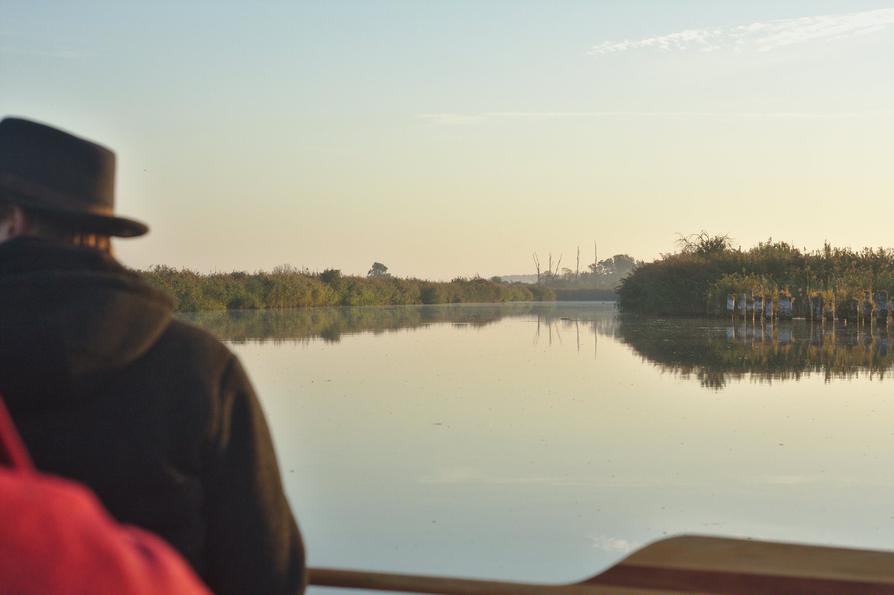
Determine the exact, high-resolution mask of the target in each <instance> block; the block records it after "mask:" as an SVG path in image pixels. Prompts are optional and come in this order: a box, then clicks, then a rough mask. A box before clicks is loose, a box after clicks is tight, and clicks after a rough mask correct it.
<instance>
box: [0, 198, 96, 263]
mask: <svg viewBox="0 0 894 595" xmlns="http://www.w3.org/2000/svg"><path fill="white" fill-rule="evenodd" d="M22 236H36V237H41V238H47V239H53V240H57V241H61V242H65V243H68V244H72V245H75V246H86V247H89V248H95V249H97V250H102V251H103V252H107V253H109V254H111V253H112V238H111V236H109V235H107V234H100V233H94V232H89V231H85V230H82V229H78V227H77V225H73V224H72V223H71V222H68V221H66V220H65V219H61V218H58V217H53V216H52V215H48V214H46V213H41V212H40V211H30V210H27V209H24V208H22V207H20V206H18V205H16V204H13V203H12V202H9V201H6V200H3V199H0V243H3V242H5V241H7V240H11V239H13V238H16V237H22Z"/></svg>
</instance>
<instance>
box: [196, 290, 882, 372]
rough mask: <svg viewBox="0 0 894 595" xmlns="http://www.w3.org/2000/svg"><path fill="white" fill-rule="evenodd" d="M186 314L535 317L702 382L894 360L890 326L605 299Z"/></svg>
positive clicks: (281, 325) (540, 331)
mask: <svg viewBox="0 0 894 595" xmlns="http://www.w3.org/2000/svg"><path fill="white" fill-rule="evenodd" d="M183 317H184V318H186V319H188V320H190V321H192V322H194V323H196V324H198V325H200V326H202V327H204V328H206V329H208V330H210V331H211V332H213V333H215V334H216V335H218V336H220V337H221V338H223V339H224V340H227V341H230V342H233V343H236V344H244V343H253V342H258V343H264V342H267V341H272V342H273V343H281V342H306V341H311V340H317V339H319V340H322V341H325V342H330V343H332V342H338V341H340V340H341V339H342V337H344V336H347V335H352V334H358V333H374V334H381V333H387V332H398V331H408V330H413V329H421V328H425V327H428V326H430V325H436V324H449V325H453V326H459V327H463V326H468V327H470V328H482V327H485V326H488V325H492V324H495V323H497V322H499V321H500V320H503V319H504V318H523V319H525V320H528V321H530V322H531V323H532V331H531V337H532V341H533V342H534V343H535V344H540V343H544V344H546V345H548V346H552V345H554V344H555V345H556V346H560V345H565V344H566V343H570V344H572V345H575V346H576V349H577V351H578V352H581V351H583V350H592V353H593V356H594V357H598V341H599V337H600V336H603V337H612V338H614V339H616V340H619V341H620V342H622V343H624V344H626V345H628V346H629V347H630V348H632V349H633V351H634V352H635V353H637V354H638V355H640V356H642V357H643V358H644V359H645V360H647V361H648V362H650V363H652V364H654V365H657V366H659V367H660V368H661V369H663V370H665V371H668V372H671V373H673V374H677V375H679V376H681V377H683V378H690V377H692V378H695V379H697V380H698V381H699V383H700V384H701V385H702V386H703V387H706V388H711V389H721V388H723V387H725V386H726V385H727V384H728V383H729V382H730V381H733V380H742V379H750V380H756V381H759V382H772V381H774V380H797V379H799V378H801V377H802V376H804V375H810V374H821V375H822V376H823V377H824V378H825V379H826V380H827V381H829V380H832V379H836V378H844V379H847V378H854V377H858V376H861V375H864V376H867V377H868V378H871V379H879V380H880V379H883V378H884V377H885V376H886V373H887V372H888V370H889V369H890V368H891V367H892V365H894V348H892V334H889V333H888V330H887V328H886V327H876V326H871V327H861V328H856V327H853V326H851V327H848V326H841V325H833V324H813V323H811V322H809V321H805V320H793V321H779V322H775V323H772V322H767V323H764V324H761V323H760V322H758V323H757V324H751V323H747V324H746V323H745V322H742V321H736V322H732V321H728V320H717V319H654V318H643V317H636V316H627V315H619V314H618V313H617V311H616V310H615V308H614V305H613V304H609V303H597V304H593V303H588V304H580V303H511V304H493V305H469V304H453V305H436V306H434V305H433V306H393V307H354V308H308V309H297V310H273V311H223V312H202V313H194V314H185V315H183Z"/></svg>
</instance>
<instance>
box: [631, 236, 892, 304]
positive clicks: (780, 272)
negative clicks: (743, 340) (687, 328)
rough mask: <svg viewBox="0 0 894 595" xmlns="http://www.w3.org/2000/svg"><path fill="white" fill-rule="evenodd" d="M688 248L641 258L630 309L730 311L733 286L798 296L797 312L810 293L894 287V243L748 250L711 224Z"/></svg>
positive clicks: (851, 297)
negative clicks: (643, 261) (644, 260)
mask: <svg viewBox="0 0 894 595" xmlns="http://www.w3.org/2000/svg"><path fill="white" fill-rule="evenodd" d="M679 243H680V249H679V251H678V252H675V253H672V254H664V255H662V256H661V258H659V259H658V260H655V261H653V262H650V263H648V264H641V265H639V266H637V267H636V269H634V271H633V272H632V273H631V274H630V275H629V276H627V277H626V278H624V279H623V280H622V281H621V284H620V287H619V289H618V303H619V306H620V308H621V309H622V310H624V311H629V312H639V313H644V314H653V315H689V316H696V315H705V314H714V313H719V312H722V311H724V309H725V307H724V304H725V301H726V298H727V296H728V295H729V294H730V293H747V294H751V293H753V294H755V295H758V294H760V295H764V296H767V297H774V298H778V296H779V295H786V296H789V297H791V298H792V299H793V300H794V305H795V314H796V315H798V316H805V315H807V313H808V312H809V310H808V308H809V305H808V304H809V298H810V296H815V295H819V296H822V297H823V298H824V299H825V300H827V301H828V302H830V303H831V302H836V303H838V304H843V303H853V301H855V300H862V299H863V295H864V293H865V292H866V291H869V292H870V294H873V293H874V292H876V291H882V290H883V291H887V292H888V294H889V295H890V294H892V293H894V251H892V250H890V249H886V248H876V249H872V248H864V249H863V250H860V251H855V250H852V249H850V248H834V247H832V246H831V245H830V244H828V243H826V244H825V245H824V246H823V248H822V249H820V250H814V251H807V250H801V249H798V248H796V247H795V246H793V245H791V244H788V243H786V242H778V241H777V242H774V241H773V240H772V239H770V240H768V241H766V242H761V243H759V244H758V245H757V246H755V247H753V248H751V249H748V250H742V249H741V248H736V249H734V248H733V247H732V243H731V241H730V238H729V237H727V236H723V235H710V234H707V233H705V232H702V233H699V234H695V235H692V236H687V237H684V238H681V240H680V242H679Z"/></svg>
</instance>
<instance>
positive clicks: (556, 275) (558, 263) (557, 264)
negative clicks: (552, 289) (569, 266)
mask: <svg viewBox="0 0 894 595" xmlns="http://www.w3.org/2000/svg"><path fill="white" fill-rule="evenodd" d="M561 264H562V255H561V254H559V262H557V263H556V271H555V272H554V273H553V277H558V276H559V265H561Z"/></svg>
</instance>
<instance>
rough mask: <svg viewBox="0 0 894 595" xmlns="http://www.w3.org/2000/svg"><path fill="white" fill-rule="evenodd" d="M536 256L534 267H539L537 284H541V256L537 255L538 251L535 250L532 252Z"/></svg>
mask: <svg viewBox="0 0 894 595" xmlns="http://www.w3.org/2000/svg"><path fill="white" fill-rule="evenodd" d="M531 256H533V257H534V268H536V269H537V285H540V258H538V257H537V253H536V252H534V253H533V254H531Z"/></svg>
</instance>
